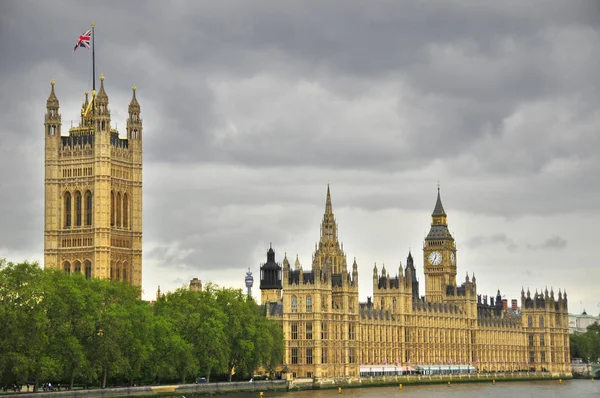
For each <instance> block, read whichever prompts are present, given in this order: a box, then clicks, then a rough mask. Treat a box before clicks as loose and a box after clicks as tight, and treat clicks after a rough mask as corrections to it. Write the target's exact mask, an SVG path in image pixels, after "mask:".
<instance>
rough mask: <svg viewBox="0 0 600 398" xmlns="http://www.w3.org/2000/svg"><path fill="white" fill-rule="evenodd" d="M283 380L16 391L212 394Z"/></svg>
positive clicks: (80, 396) (62, 396)
mask: <svg viewBox="0 0 600 398" xmlns="http://www.w3.org/2000/svg"><path fill="white" fill-rule="evenodd" d="M286 383H287V382H286V381H285V380H272V381H255V382H247V381H246V382H231V383H226V382H225V383H200V384H178V385H166V386H140V387H121V388H105V389H89V390H73V391H54V392H41V393H36V394H33V393H23V392H21V393H18V396H19V398H26V397H35V398H42V397H46V396H48V397H50V396H51V397H52V398H87V397H90V398H91V397H125V396H136V395H138V396H139V395H142V396H150V395H155V394H159V395H169V394H171V393H172V394H173V395H177V396H181V395H185V394H207V395H209V394H214V393H218V392H233V391H269V390H285V389H286V385H287V384H286Z"/></svg>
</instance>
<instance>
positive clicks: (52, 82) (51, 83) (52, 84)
mask: <svg viewBox="0 0 600 398" xmlns="http://www.w3.org/2000/svg"><path fill="white" fill-rule="evenodd" d="M55 84H56V82H55V81H54V79H52V80H50V85H51V86H52V87H54V85H55Z"/></svg>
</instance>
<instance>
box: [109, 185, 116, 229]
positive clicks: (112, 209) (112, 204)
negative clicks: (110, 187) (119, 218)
mask: <svg viewBox="0 0 600 398" xmlns="http://www.w3.org/2000/svg"><path fill="white" fill-rule="evenodd" d="M114 225H115V193H114V191H111V192H110V226H111V227H112V226H114Z"/></svg>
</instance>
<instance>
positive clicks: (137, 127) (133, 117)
mask: <svg viewBox="0 0 600 398" xmlns="http://www.w3.org/2000/svg"><path fill="white" fill-rule="evenodd" d="M131 90H132V92H133V94H132V96H131V102H129V117H128V118H127V139H129V140H130V141H136V140H141V139H142V118H141V116H140V104H139V102H138V100H137V97H136V93H135V92H136V86H135V84H134V85H133V86H131Z"/></svg>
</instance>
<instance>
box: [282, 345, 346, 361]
mask: <svg viewBox="0 0 600 398" xmlns="http://www.w3.org/2000/svg"><path fill="white" fill-rule="evenodd" d="M300 350H301V349H299V348H297V347H293V348H292V350H291V351H292V352H291V354H292V364H293V365H298V364H303V363H304V364H306V365H312V364H313V349H312V348H306V349H305V350H304V354H305V355H304V358H302V357H301V356H299V355H298V354H299V353H301V352H302V351H300ZM337 356H338V361H341V357H342V354H341V353H338V355H337ZM317 358H318V357H317ZM343 362H346V361H343ZM321 363H327V350H326V349H322V350H321ZM348 363H356V351H355V348H354V347H349V348H348Z"/></svg>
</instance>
